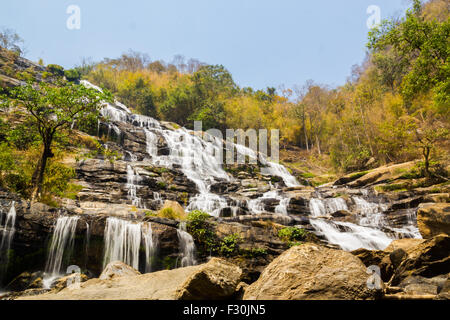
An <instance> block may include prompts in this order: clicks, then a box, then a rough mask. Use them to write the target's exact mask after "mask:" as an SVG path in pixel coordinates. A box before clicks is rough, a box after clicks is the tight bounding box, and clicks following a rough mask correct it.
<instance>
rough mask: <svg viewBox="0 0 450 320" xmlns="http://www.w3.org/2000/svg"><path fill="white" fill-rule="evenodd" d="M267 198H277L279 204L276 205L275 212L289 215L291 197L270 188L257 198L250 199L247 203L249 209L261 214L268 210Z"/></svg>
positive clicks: (253, 212)
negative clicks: (265, 204) (265, 203)
mask: <svg viewBox="0 0 450 320" xmlns="http://www.w3.org/2000/svg"><path fill="white" fill-rule="evenodd" d="M267 199H276V200H278V201H279V204H278V205H277V206H276V207H275V213H277V214H283V215H287V214H288V213H287V208H288V206H289V201H290V198H287V197H284V196H282V195H280V194H279V193H278V192H277V191H276V190H270V191H268V192H266V193H264V194H263V195H262V196H261V197H259V198H257V199H252V200H249V201H248V203H247V206H248V210H249V211H250V212H251V213H252V214H261V213H263V212H265V211H266V208H265V206H264V201H265V200H267Z"/></svg>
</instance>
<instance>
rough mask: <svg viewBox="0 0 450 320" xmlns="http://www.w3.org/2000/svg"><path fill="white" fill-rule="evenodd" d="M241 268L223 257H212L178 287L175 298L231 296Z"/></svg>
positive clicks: (202, 298) (201, 298) (220, 297)
mask: <svg viewBox="0 0 450 320" xmlns="http://www.w3.org/2000/svg"><path fill="white" fill-rule="evenodd" d="M241 274H242V270H241V269H240V268H239V267H238V266H236V265H234V264H232V263H229V262H227V261H225V260H223V259H218V258H212V259H211V260H210V261H209V262H208V263H206V264H204V265H203V266H201V267H200V268H199V269H198V270H197V271H196V272H195V273H193V274H192V275H191V276H190V277H189V278H188V279H187V280H186V281H185V282H184V283H183V284H182V285H181V287H180V288H178V290H177V292H176V294H175V298H176V299H177V300H216V299H226V298H229V297H231V296H232V295H233V294H234V293H235V291H236V287H237V285H238V284H239V282H240V278H241Z"/></svg>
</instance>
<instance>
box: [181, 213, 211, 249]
mask: <svg viewBox="0 0 450 320" xmlns="http://www.w3.org/2000/svg"><path fill="white" fill-rule="evenodd" d="M210 217H211V216H210V215H209V214H207V213H206V212H203V211H200V210H194V211H192V212H189V214H188V216H187V221H188V224H187V229H188V232H189V233H190V234H191V235H192V237H193V238H194V240H195V241H196V243H197V249H198V250H199V252H200V253H203V254H205V253H209V252H213V251H216V250H217V246H218V240H217V237H216V235H215V233H214V232H213V230H212V227H211V225H210V224H209V222H208V221H207V220H208V219H209V218H210Z"/></svg>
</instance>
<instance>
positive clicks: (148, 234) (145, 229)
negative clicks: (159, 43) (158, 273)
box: [142, 223, 156, 273]
mask: <svg viewBox="0 0 450 320" xmlns="http://www.w3.org/2000/svg"><path fill="white" fill-rule="evenodd" d="M142 238H143V241H144V248H145V272H146V273H148V272H152V263H153V258H154V256H155V253H156V244H155V243H154V241H153V230H152V225H151V224H150V223H145V224H144V225H143V226H142Z"/></svg>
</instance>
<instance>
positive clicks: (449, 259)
mask: <svg viewBox="0 0 450 320" xmlns="http://www.w3.org/2000/svg"><path fill="white" fill-rule="evenodd" d="M407 252H408V257H407V258H406V259H404V260H403V261H402V262H401V264H400V265H399V266H398V268H397V269H396V270H395V272H394V274H393V276H392V278H391V280H390V281H389V284H390V285H394V286H395V285H398V284H399V283H400V282H402V281H403V279H405V278H407V277H409V276H422V277H426V278H432V277H436V276H439V275H443V274H447V273H448V272H449V270H450V255H449V252H450V237H449V236H447V235H445V234H441V235H438V236H436V237H434V238H432V239H428V240H426V241H423V242H422V243H420V244H418V245H417V246H415V247H412V248H410V249H409V250H408V251H407Z"/></svg>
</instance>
